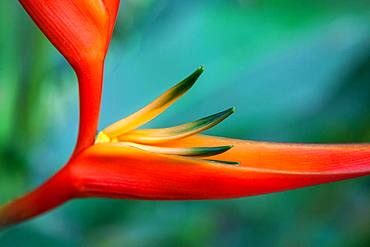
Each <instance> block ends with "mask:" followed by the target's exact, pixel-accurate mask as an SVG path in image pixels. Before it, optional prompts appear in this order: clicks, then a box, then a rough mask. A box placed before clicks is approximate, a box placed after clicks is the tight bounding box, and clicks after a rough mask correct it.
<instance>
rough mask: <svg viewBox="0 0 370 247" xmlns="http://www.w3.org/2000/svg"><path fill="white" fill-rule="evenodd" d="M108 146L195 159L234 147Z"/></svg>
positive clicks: (123, 144) (124, 143)
mask: <svg viewBox="0 0 370 247" xmlns="http://www.w3.org/2000/svg"><path fill="white" fill-rule="evenodd" d="M105 145H107V146H119V147H127V146H129V147H133V148H137V149H140V150H143V151H147V152H151V153H157V154H168V155H180V156H193V157H209V156H214V155H217V154H221V153H224V152H226V151H228V150H229V149H230V148H232V146H219V147H188V148H179V147H173V148H167V147H156V146H149V145H143V144H137V143H132V142H117V143H109V144H105Z"/></svg>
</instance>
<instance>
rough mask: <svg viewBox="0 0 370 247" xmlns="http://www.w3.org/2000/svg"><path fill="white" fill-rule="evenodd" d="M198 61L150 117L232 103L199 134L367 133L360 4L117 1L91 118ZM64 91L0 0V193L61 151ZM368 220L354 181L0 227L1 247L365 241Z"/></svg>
mask: <svg viewBox="0 0 370 247" xmlns="http://www.w3.org/2000/svg"><path fill="white" fill-rule="evenodd" d="M199 65H205V67H206V72H205V73H204V75H203V76H202V78H201V79H200V81H199V82H198V84H197V85H196V86H195V87H194V89H192V91H191V92H190V93H189V94H188V95H187V96H186V97H185V98H184V99H182V100H181V101H180V102H178V103H177V104H176V105H175V106H174V107H172V108H171V109H170V110H168V111H167V112H166V113H165V114H164V115H163V116H161V117H160V118H159V119H157V120H155V121H153V123H151V124H150V125H151V126H169V125H172V124H178V123H182V122H185V121H189V120H193V119H196V118H198V117H202V116H205V115H207V114H211V113H214V112H217V111H220V110H223V109H226V108H227V107H229V106H236V107H237V113H236V114H235V115H234V116H232V117H231V118H230V119H228V120H227V121H226V122H225V123H223V124H222V125H220V126H218V127H216V128H214V129H213V130H212V131H208V133H211V134H217V135H223V136H228V137H235V138H243V139H253V140H268V141H284V142H315V143H327V142H332V143H337V142H369V141H370V1H368V0H351V1H348V0H311V1H299V0H298V1H297V0H279V1H278V0H187V1H180V0H159V1H154V0H126V1H123V2H122V5H121V10H120V16H119V19H118V24H117V27H116V30H115V34H114V39H113V41H112V46H111V49H110V53H109V55H108V58H107V64H106V78H105V85H104V96H103V103H102V112H101V121H100V126H101V127H103V126H105V125H107V124H109V123H112V122H114V121H116V120H118V119H120V118H122V117H123V116H125V115H127V114H129V113H131V112H133V111H135V110H137V109H138V108H139V107H141V106H143V105H144V104H146V103H148V102H149V101H150V100H152V99H154V98H155V96H157V95H159V94H160V93H161V92H163V91H164V90H165V89H167V88H169V87H170V86H172V85H173V84H174V83H176V82H177V81H179V80H181V79H182V78H183V77H185V76H186V75H187V74H189V73H190V72H192V71H193V70H194V69H195V68H196V67H198V66H199ZM77 100H78V99H77V83H76V79H75V77H74V74H73V73H72V70H71V68H70V67H69V66H68V65H67V64H66V62H65V61H64V60H63V58H62V57H61V56H60V55H59V54H58V53H57V51H56V50H55V49H54V48H53V47H52V46H51V45H50V44H49V42H48V41H47V40H46V39H45V37H44V36H43V35H42V34H41V33H40V32H39V31H38V29H37V28H36V27H35V25H34V24H33V22H31V20H30V18H29V17H28V16H27V15H26V14H25V12H24V11H23V9H22V8H21V6H20V5H19V3H18V2H17V1H1V2H0V116H1V117H0V203H4V202H6V201H8V200H10V199H12V198H14V197H16V196H19V195H21V194H22V193H24V192H26V191H29V190H30V189H31V188H34V187H36V186H37V185H39V184H40V183H42V182H43V181H44V180H45V179H46V178H48V177H49V176H50V175H52V174H53V173H54V172H55V171H57V170H58V169H59V168H60V167H61V166H62V165H63V164H64V163H65V162H66V161H67V159H68V157H69V155H70V154H71V151H72V149H73V146H74V142H75V139H76V135H77V125H78V103H77V102H78V101H77ZM189 109H191V110H189ZM369 229H370V178H369V177H367V178H360V179H355V180H350V181H345V182H338V183H334V184H328V185H321V186H316V187H311V188H306V189H300V190H296V191H289V192H283V193H277V194H271V195H264V196H257V197H250V198H244V199H235V200H227V201H201V202H196V201H194V202H145V201H123V200H122V201H119V200H99V199H88V200H79V201H73V202H70V203H68V204H66V205H64V206H63V207H61V208H59V209H57V210H55V211H53V212H51V213H49V214H47V215H45V216H42V217H40V218H37V219H35V220H33V221H30V222H27V223H25V224H22V225H19V226H16V227H13V228H10V229H8V230H5V231H2V232H0V246H370V234H369Z"/></svg>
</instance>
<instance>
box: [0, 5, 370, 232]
mask: <svg viewBox="0 0 370 247" xmlns="http://www.w3.org/2000/svg"><path fill="white" fill-rule="evenodd" d="M23 2H26V1H23ZM35 2H37V1H36V0H35ZM39 2H43V1H39ZM50 2H51V1H50ZM50 2H49V1H45V3H49V4H50ZM56 2H61V0H56ZM72 2H74V1H72V0H70V1H66V4H67V3H68V4H71V3H72ZM75 2H76V3H79V2H78V1H75ZM81 2H82V3H85V2H86V3H87V2H88V1H81ZM89 2H95V1H93V0H91V1H89ZM99 2H101V1H99ZM27 3H28V4H29V5H30V6H29V8H33V7H34V6H33V5H32V3H33V2H32V1H27ZM102 3H106V1H102ZM35 6H36V7H40V8H42V6H41V5H37V4H35ZM68 6H69V5H68ZM76 6H78V4H76ZM83 6H84V5H83ZM36 10H37V8H35V11H36ZM63 11H64V10H63ZM29 12H30V14H31V15H32V13H33V12H32V11H29ZM89 13H90V12H89ZM50 21H51V23H52V20H51V19H50ZM39 25H40V24H39ZM48 28H50V29H53V28H55V27H54V26H53V25H51V24H50V27H48ZM48 32H49V33H52V32H53V30H48ZM202 72H203V68H202V67H201V68H199V69H197V70H196V71H195V72H194V73H193V74H191V75H190V76H189V77H187V78H186V79H184V80H183V81H181V82H180V83H178V84H177V85H175V86H174V87H172V88H171V89H169V90H168V91H166V92H165V93H164V94H162V95H161V96H160V97H159V98H157V99H156V100H154V101H152V102H151V103H150V104H148V105H147V106H146V107H144V108H142V109H141V110H139V111H137V112H136V113H134V114H132V115H130V116H128V117H126V118H124V119H122V120H120V121H118V122H116V123H114V124H112V125H110V126H108V127H106V128H105V129H103V130H102V131H101V132H100V133H99V134H98V135H97V137H96V139H95V141H94V142H90V137H89V136H87V135H82V136H80V137H79V138H81V139H80V140H81V142H82V143H90V144H88V145H86V146H83V148H79V151H78V152H76V151H75V153H74V155H73V156H72V157H71V159H70V160H69V162H68V163H67V164H66V165H65V166H64V167H63V168H62V169H61V170H60V171H59V172H57V174H56V175H54V176H53V177H52V178H50V179H49V180H48V181H47V182H46V183H44V184H43V185H41V186H40V187H39V188H37V189H36V190H34V191H33V192H30V193H29V194H26V195H25V196H23V197H20V198H19V199H16V200H14V201H12V202H10V203H8V204H6V205H4V206H2V207H0V228H2V227H6V226H9V225H12V224H16V223H19V222H22V221H25V220H27V219H30V218H33V217H35V216H38V215H40V214H42V213H45V212H47V211H49V210H51V209H53V208H55V207H58V206H60V205H62V204H63V203H65V202H67V201H70V200H72V199H75V198H86V197H105V198H120V199H144V200H198V199H226V198H237V197H244V196H251V195H259V194H266V193H272V192H278V191H285V190H291V189H296V188H301V187H306V186H311V185H317V184H322V183H328V182H334V181H339V180H344V179H349V178H354V177H359V176H365V175H369V174H370V144H341V145H334V144H331V145H330V144H329V145H318V144H316V145H314V144H283V143H268V142H255V141H243V140H236V139H229V138H222V137H214V136H205V135H201V134H200V133H201V132H203V131H205V130H207V129H209V128H211V127H213V126H215V125H216V124H219V123H220V122H222V121H223V120H225V119H226V118H227V117H228V116H230V115H231V114H232V113H233V112H234V108H230V109H227V110H225V111H222V112H220V113H216V114H213V115H210V116H208V117H205V118H201V119H199V120H195V121H193V122H190V123H186V124H182V125H180V126H175V127H167V128H161V129H138V128H139V127H141V126H143V125H144V124H146V123H147V122H149V121H151V120H152V119H154V118H155V117H157V116H158V115H159V114H161V113H162V112H163V111H165V110H166V109H167V108H168V107H170V106H171V105H172V104H173V103H174V102H175V101H177V100H178V99H179V98H180V97H181V96H183V95H184V94H185V93H186V92H187V91H188V90H189V89H190V88H191V87H192V86H193V85H194V83H195V82H196V80H197V79H198V78H199V76H200V75H201V73H202ZM80 83H81V82H80ZM80 88H81V90H82V92H80V93H81V94H82V95H89V94H88V92H89V91H88V90H89V88H88V87H85V86H84V87H80ZM87 98H88V100H89V101H96V100H98V101H99V102H100V97H98V98H97V97H94V96H91V98H89V97H87ZM93 106H94V107H98V108H99V104H93ZM86 110H87V108H84V107H82V108H81V111H82V113H81V114H82V115H86V116H88V114H89V113H88V112H85V111H86ZM89 110H91V109H89ZM93 110H94V112H95V111H98V112H99V109H93ZM91 118H97V115H92V116H91ZM81 121H82V125H83V126H82V127H83V128H85V129H86V130H87V133H90V132H93V131H95V130H96V126H95V125H87V126H85V125H84V124H86V122H83V120H81ZM95 121H97V119H92V120H91V122H95ZM85 138H87V139H88V141H86V139H85ZM80 147H82V146H80Z"/></svg>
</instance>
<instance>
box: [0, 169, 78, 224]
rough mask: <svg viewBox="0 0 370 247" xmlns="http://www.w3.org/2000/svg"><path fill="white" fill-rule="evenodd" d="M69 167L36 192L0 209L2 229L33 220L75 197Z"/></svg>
mask: <svg viewBox="0 0 370 247" xmlns="http://www.w3.org/2000/svg"><path fill="white" fill-rule="evenodd" d="M71 182H72V179H71V178H70V175H69V169H68V166H67V167H65V168H64V169H62V170H61V171H59V172H58V173H57V174H56V175H55V176H53V177H52V178H51V179H49V180H48V181H47V182H45V183H44V184H43V185H41V186H40V187H38V188H37V189H36V190H34V191H32V192H30V193H28V194H26V195H24V196H22V197H20V198H19V199H16V200H14V201H12V202H10V203H8V204H5V205H3V206H1V207H0V229H2V228H5V227H8V226H10V225H14V224H17V223H20V222H22V221H25V220H28V219H31V218H33V217H35V216H38V215H40V214H42V213H45V212H47V211H49V210H51V209H53V208H55V207H58V206H60V205H61V204H63V203H65V202H66V201H68V200H70V199H72V198H73V197H74V194H75V193H74V189H73V186H72V183H71Z"/></svg>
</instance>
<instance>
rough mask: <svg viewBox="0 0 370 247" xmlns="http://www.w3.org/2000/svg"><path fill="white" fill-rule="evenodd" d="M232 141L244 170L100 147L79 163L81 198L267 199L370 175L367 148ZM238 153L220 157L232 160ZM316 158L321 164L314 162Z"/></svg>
mask: <svg viewBox="0 0 370 247" xmlns="http://www.w3.org/2000/svg"><path fill="white" fill-rule="evenodd" d="M206 139H207V140H213V139H211V138H208V137H207V138H206ZM215 140H216V141H217V140H218V138H216V139H215ZM224 141H225V140H220V143H223V142H224ZM227 141H228V142H231V143H233V144H240V145H242V146H243V145H244V146H243V148H244V149H245V150H244V151H245V154H244V156H243V157H239V159H240V158H242V159H243V160H242V162H241V164H240V166H233V165H229V164H222V163H218V162H212V161H207V160H202V159H194V158H188V157H181V156H172V155H163V154H155V153H150V152H145V151H141V150H139V149H136V148H132V147H129V146H127V147H118V146H109V145H104V144H97V145H95V146H93V147H91V148H89V149H88V150H86V151H85V152H83V153H82V154H81V155H80V156H79V157H78V158H77V159H76V160H75V161H74V162H75V163H74V164H73V166H71V169H72V170H71V174H72V176H73V177H75V178H76V181H78V183H77V188H76V189H77V190H78V191H79V196H81V197H109V198H125V199H148V200H194V199H223V198H235V197H244V196H251V195H258V194H266V193H272V192H278V191H284V190H290V189H296V188H301V187H306V186H312V185H317V184H322V183H328V182H333V181H338V180H344V179H349V178H354V177H359V176H364V175H368V174H369V173H370V166H369V162H370V152H369V151H368V150H369V149H365V148H359V147H356V146H345V147H338V148H337V147H330V148H328V147H312V146H307V147H306V146H303V147H302V146H299V148H297V146H295V147H294V148H293V149H292V147H291V146H290V145H285V144H271V146H269V144H265V143H261V144H259V143H249V142H247V143H246V144H243V143H242V141H233V140H230V139H227ZM254 145H255V146H254ZM276 145H277V146H276ZM316 148H317V150H316V151H315V152H314V151H312V149H316ZM232 150H233V149H231V150H230V151H229V152H226V153H224V154H221V155H218V156H216V157H220V158H221V157H229V153H230V152H231V151H232ZM309 150H310V151H309ZM344 150H346V151H344ZM261 151H266V155H265V154H264V153H263V152H262V153H261ZM238 152H240V150H238V151H236V152H234V154H237V153H238ZM239 155H240V154H239ZM316 155H319V156H320V157H321V159H317V158H314V157H316ZM264 157H265V158H266V160H267V161H268V162H267V163H266V162H265V161H264ZM290 157H294V158H293V159H292V158H290ZM299 157H301V158H299ZM249 158H250V159H249ZM310 158H313V159H310ZM341 158H343V159H344V161H342V159H341ZM306 163H309V165H307V164H306Z"/></svg>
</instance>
